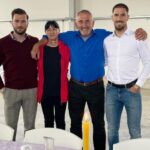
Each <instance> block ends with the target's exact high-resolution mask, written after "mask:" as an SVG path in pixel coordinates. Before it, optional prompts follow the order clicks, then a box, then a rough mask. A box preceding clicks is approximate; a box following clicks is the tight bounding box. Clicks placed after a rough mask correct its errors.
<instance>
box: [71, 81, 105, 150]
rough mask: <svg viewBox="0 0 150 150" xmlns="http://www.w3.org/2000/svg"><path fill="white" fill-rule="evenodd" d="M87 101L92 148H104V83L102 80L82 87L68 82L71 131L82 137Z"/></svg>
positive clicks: (103, 149)
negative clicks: (90, 122) (91, 126)
mask: <svg viewBox="0 0 150 150" xmlns="http://www.w3.org/2000/svg"><path fill="white" fill-rule="evenodd" d="M86 102H87V105H88V108H89V111H90V115H91V118H92V123H93V141H94V150H105V141H106V134H105V122H104V84H103V81H101V82H100V83H97V84H95V85H92V86H87V87H84V86H82V85H79V84H77V83H74V82H73V81H70V83H69V114H70V118H71V129H70V130H71V132H72V133H74V134H76V135H77V136H79V137H81V138H82V119H83V114H84V107H85V103H86Z"/></svg>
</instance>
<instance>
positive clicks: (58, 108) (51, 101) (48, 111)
mask: <svg viewBox="0 0 150 150" xmlns="http://www.w3.org/2000/svg"><path fill="white" fill-rule="evenodd" d="M41 105H42V110H43V114H44V121H45V127H54V120H55V121H56V127H57V128H60V129H65V110H66V103H61V100H60V97H59V96H45V97H43V99H42V102H41Z"/></svg>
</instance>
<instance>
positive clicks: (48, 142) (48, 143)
mask: <svg viewBox="0 0 150 150" xmlns="http://www.w3.org/2000/svg"><path fill="white" fill-rule="evenodd" d="M44 143H45V150H54V138H52V137H46V136H44Z"/></svg>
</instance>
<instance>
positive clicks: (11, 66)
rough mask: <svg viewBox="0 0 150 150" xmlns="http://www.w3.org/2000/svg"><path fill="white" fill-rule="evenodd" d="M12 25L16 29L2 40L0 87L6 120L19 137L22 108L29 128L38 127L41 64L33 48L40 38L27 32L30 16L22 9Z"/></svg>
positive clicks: (13, 18) (17, 12)
mask: <svg viewBox="0 0 150 150" xmlns="http://www.w3.org/2000/svg"><path fill="white" fill-rule="evenodd" d="M12 26H13V30H14V31H12V32H11V33H10V34H9V35H7V36H5V37H3V38H2V39H0V65H3V69H4V83H3V81H2V78H1V77H0V89H1V92H2V94H3V97H4V112H5V121H6V124H7V125H9V126H10V127H12V128H13V129H14V130H15V132H14V137H13V140H15V138H16V130H17V123H18V118H19V112H20V108H21V107H22V109H23V119H24V128H25V131H27V130H30V129H33V128H34V126H35V117H36V111H37V100H36V95H37V64H36V61H35V60H33V59H32V58H31V56H30V55H31V54H30V51H31V49H32V46H33V45H34V44H35V43H36V42H37V41H38V39H37V38H35V37H32V36H30V35H27V34H26V29H27V27H28V15H27V14H26V12H25V11H24V10H22V9H20V8H17V9H14V10H13V11H12Z"/></svg>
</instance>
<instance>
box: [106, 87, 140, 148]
mask: <svg viewBox="0 0 150 150" xmlns="http://www.w3.org/2000/svg"><path fill="white" fill-rule="evenodd" d="M124 106H125V109H126V113H127V124H128V129H129V133H130V138H131V139H135V138H140V137H141V111H142V108H141V94H140V93H136V94H134V93H132V92H130V91H129V89H128V88H117V87H114V86H112V85H111V84H108V85H107V87H106V118H107V122H108V143H109V150H113V144H115V143H118V142H119V134H118V131H119V128H120V118H121V114H122V110H123V107H124Z"/></svg>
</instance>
